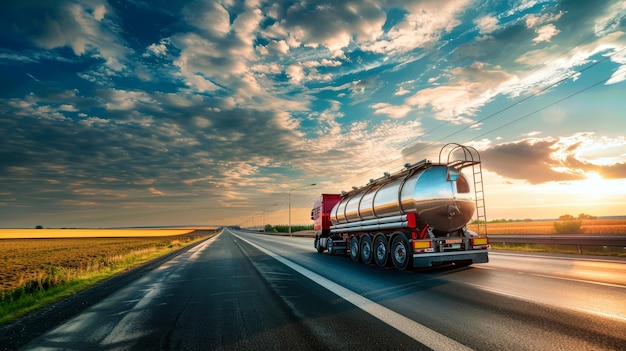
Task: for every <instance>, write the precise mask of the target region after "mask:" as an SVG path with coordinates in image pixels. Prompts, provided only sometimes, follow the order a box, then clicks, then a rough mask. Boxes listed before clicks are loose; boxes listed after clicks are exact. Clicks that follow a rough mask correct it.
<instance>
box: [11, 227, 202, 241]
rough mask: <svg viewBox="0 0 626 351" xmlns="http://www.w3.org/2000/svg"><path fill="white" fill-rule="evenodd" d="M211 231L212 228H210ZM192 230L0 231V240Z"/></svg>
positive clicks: (140, 235) (123, 235)
mask: <svg viewBox="0 0 626 351" xmlns="http://www.w3.org/2000/svg"><path fill="white" fill-rule="evenodd" d="M211 229H213V228H211ZM194 230H195V228H194V229H189V228H186V229H184V228H183V229H170V228H168V229H0V239H43V238H121V237H144V236H151V237H154V236H174V235H181V234H187V233H191V232H192V231H194Z"/></svg>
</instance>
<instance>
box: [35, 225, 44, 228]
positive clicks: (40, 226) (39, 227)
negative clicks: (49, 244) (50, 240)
mask: <svg viewBox="0 0 626 351" xmlns="http://www.w3.org/2000/svg"><path fill="white" fill-rule="evenodd" d="M35 229H43V227H42V226H40V225H38V226H36V227H35Z"/></svg>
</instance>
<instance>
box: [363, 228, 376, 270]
mask: <svg viewBox="0 0 626 351" xmlns="http://www.w3.org/2000/svg"><path fill="white" fill-rule="evenodd" d="M373 257H374V255H373V250H372V237H371V236H369V235H363V238H362V239H361V260H362V261H363V263H365V264H370V263H372V258H373Z"/></svg>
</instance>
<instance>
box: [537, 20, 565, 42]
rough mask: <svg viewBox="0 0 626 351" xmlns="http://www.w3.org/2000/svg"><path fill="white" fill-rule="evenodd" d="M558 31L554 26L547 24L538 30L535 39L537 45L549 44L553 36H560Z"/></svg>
mask: <svg viewBox="0 0 626 351" xmlns="http://www.w3.org/2000/svg"><path fill="white" fill-rule="evenodd" d="M560 32H561V31H560V30H558V29H557V28H556V27H555V26H554V25H553V24H547V25H545V26H543V27H541V28H538V29H537V37H536V38H534V39H533V42H535V43H541V42H547V41H550V39H552V37H553V36H555V35H557V34H559V33H560Z"/></svg>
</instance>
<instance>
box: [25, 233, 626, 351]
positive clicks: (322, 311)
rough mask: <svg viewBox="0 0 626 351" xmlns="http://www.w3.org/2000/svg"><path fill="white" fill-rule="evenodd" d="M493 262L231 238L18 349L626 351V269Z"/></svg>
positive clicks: (546, 261) (526, 259)
mask: <svg viewBox="0 0 626 351" xmlns="http://www.w3.org/2000/svg"><path fill="white" fill-rule="evenodd" d="M490 260H491V262H490V263H487V264H481V265H475V266H472V267H467V268H462V269H459V268H453V267H448V268H440V269H436V270H427V271H397V270H395V269H393V268H388V269H387V268H380V267H376V266H366V265H363V264H356V263H354V262H352V261H351V260H350V259H349V257H331V256H329V255H327V254H322V255H320V254H318V253H317V252H315V250H314V249H313V243H312V239H310V238H286V237H272V236H266V235H259V234H249V233H248V234H246V233H242V232H228V231H226V232H224V233H222V234H221V235H218V236H217V237H215V238H213V239H209V240H207V241H205V242H204V243H202V244H201V245H198V246H195V247H194V248H192V249H191V250H189V251H187V252H184V253H182V254H181V255H178V256H176V257H174V258H173V259H171V260H169V261H166V262H164V263H163V264H162V265H160V266H158V267H157V268H156V269H154V270H151V271H149V272H147V273H145V274H143V275H142V276H141V277H140V278H139V279H137V280H134V281H133V282H131V283H129V284H127V285H125V286H124V287H122V288H121V289H119V290H117V291H115V292H113V293H111V294H110V295H108V297H106V298H104V299H102V300H101V301H100V302H99V303H95V304H93V305H92V306H91V307H89V308H86V309H84V310H83V311H82V312H81V313H79V314H77V315H75V316H74V317H72V318H70V319H68V320H65V321H64V322H63V323H60V324H59V325H58V326H56V327H54V328H52V329H50V330H48V331H47V332H45V333H43V334H42V335H40V336H39V337H37V338H35V339H33V340H32V341H31V342H30V343H28V344H26V345H24V349H26V350H87V349H106V350H284V349H290V350H293V349H297V350H307V349H310V350H313V349H315V350H320V349H328V350H341V349H343V350H354V349H366V350H372V349H384V350H408V349H410V350H420V349H435V350H455V349H456V350H463V349H475V350H625V349H626V307H625V305H626V304H625V303H624V302H626V274H625V273H626V263H625V262H611V261H604V260H582V259H576V260H572V259H567V258H555V257H545V256H526V255H513V254H498V253H491V254H490ZM42 332H43V331H42Z"/></svg>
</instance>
